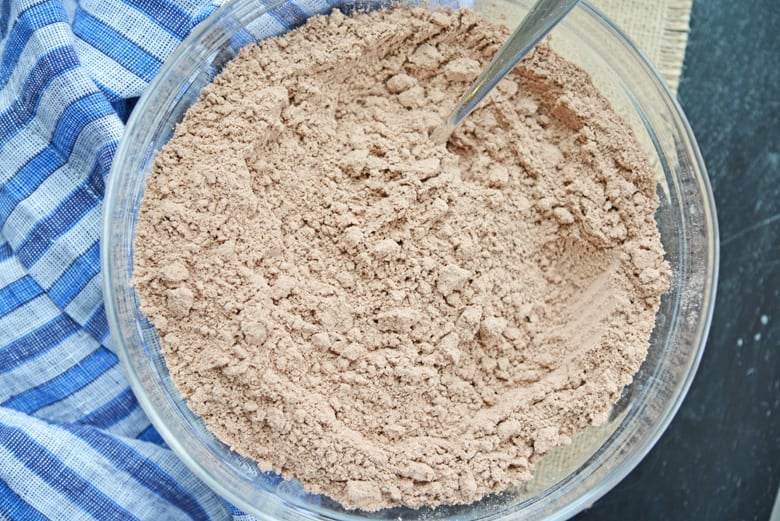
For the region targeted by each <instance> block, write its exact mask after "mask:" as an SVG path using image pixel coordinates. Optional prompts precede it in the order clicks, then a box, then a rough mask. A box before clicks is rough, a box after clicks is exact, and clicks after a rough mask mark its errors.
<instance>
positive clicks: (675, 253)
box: [101, 0, 718, 520]
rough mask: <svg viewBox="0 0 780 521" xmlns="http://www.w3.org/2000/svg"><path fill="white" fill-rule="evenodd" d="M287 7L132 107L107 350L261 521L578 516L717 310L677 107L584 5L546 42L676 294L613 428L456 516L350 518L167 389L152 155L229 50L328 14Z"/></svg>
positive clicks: (250, 19) (648, 423) (196, 464)
mask: <svg viewBox="0 0 780 521" xmlns="http://www.w3.org/2000/svg"><path fill="white" fill-rule="evenodd" d="M440 1H444V0H440ZM527 3H530V2H525V1H524V0H477V1H476V3H475V4H473V8H474V9H475V10H477V11H481V12H483V13H485V14H486V15H487V16H488V17H490V18H493V19H495V20H499V21H503V22H504V23H507V24H509V25H510V26H512V25H513V24H515V23H516V22H517V21H518V20H519V19H520V17H522V15H523V14H524V13H525V12H526V11H527V10H528V5H527ZM290 4H291V2H277V3H275V4H268V5H265V4H262V3H260V2H258V1H257V0H235V1H232V2H228V3H227V4H226V5H225V6H223V7H222V8H220V9H219V10H218V11H216V12H215V13H214V14H213V15H212V16H211V17H209V18H208V19H207V20H206V21H205V22H203V23H202V24H200V25H199V26H197V27H196V29H195V30H194V31H193V33H192V34H191V35H190V36H189V38H187V39H186V40H185V41H184V42H183V43H182V44H181V45H180V46H179V47H178V48H177V49H176V50H175V52H174V53H173V54H172V55H171V56H170V58H169V59H168V61H167V62H166V63H165V65H164V66H163V68H162V69H161V71H160V73H159V74H158V75H157V76H156V78H155V79H154V81H153V82H152V83H151V85H150V86H149V88H148V90H147V91H146V93H145V94H144V96H143V97H142V98H141V99H140V101H139V102H138V104H137V106H136V107H135V110H134V111H133V114H132V117H131V118H130V121H129V122H128V125H127V129H126V131H125V134H124V136H123V138H122V141H121V143H120V145H119V149H118V150H117V153H116V156H115V158H114V163H113V167H112V169H111V173H110V176H109V180H108V186H107V192H106V198H105V205H104V216H103V240H102V252H101V254H102V263H103V284H104V291H105V301H106V310H107V313H108V320H109V324H110V327H111V333H112V336H113V340H114V342H115V345H116V348H117V350H118V352H119V355H120V358H121V360H122V363H123V365H124V369H125V371H126V373H127V377H128V379H129V380H130V384H131V385H132V388H133V390H134V391H135V394H136V396H137V397H138V400H139V402H140V403H141V405H142V406H143V408H144V410H145V411H146V413H147V414H148V415H149V418H150V419H151V421H152V423H153V424H154V425H155V427H156V428H157V430H158V431H159V432H160V434H161V435H162V437H163V438H164V439H165V441H166V442H167V443H168V445H169V446H170V447H171V448H172V449H173V450H174V451H175V452H176V454H178V456H179V457H180V458H181V459H182V460H183V461H184V463H185V464H186V465H187V466H188V467H189V468H190V469H192V471H193V472H194V473H195V474H197V475H198V476H199V477H200V478H201V479H202V480H203V481H204V482H205V483H207V484H208V485H209V486H210V487H211V488H212V489H214V490H215V491H216V492H217V493H219V494H220V495H222V496H223V497H225V498H226V499H228V500H229V501H230V502H232V503H233V504H235V505H236V506H238V507H240V508H242V509H243V510H245V511H247V512H249V513H251V514H253V515H255V516H256V517H257V518H259V519H263V520H271V519H315V518H320V519H333V520H359V519H366V518H371V519H420V518H426V519H455V518H457V519H491V520H498V519H524V520H532V519H565V518H568V517H570V516H572V515H574V514H575V513H577V512H579V511H580V510H582V509H583V508H585V507H587V506H588V505H590V504H591V503H593V502H594V501H595V500H596V499H598V498H599V497H600V496H602V495H603V494H604V493H606V492H607V491H608V490H609V489H610V488H612V487H613V486H614V485H615V484H617V483H618V482H619V481H620V480H621V479H622V478H623V477H625V476H626V474H628V472H629V471H631V469H632V468H634V467H635V466H636V465H637V463H639V461H640V460H641V459H642V457H643V456H644V455H645V454H647V452H648V451H649V450H650V448H651V447H652V446H653V444H654V443H655V442H656V441H657V440H658V438H659V437H660V436H661V434H662V433H663V431H664V429H666V427H667V425H669V422H670V421H671V419H672V417H673V416H674V414H675V412H676V411H677V409H678V408H679V406H680V403H681V402H682V400H683V398H684V396H685V393H686V391H687V390H688V387H689V386H690V384H691V380H692V379H693V375H694V373H695V371H696V367H697V365H698V362H699V359H700V358H701V354H702V351H703V349H704V343H705V340H706V336H707V332H708V329H709V325H710V320H711V316H712V309H713V304H714V296H715V281H716V276H717V270H718V236H717V228H716V219H715V208H714V205H713V199H712V193H711V191H710V187H709V183H708V180H707V176H706V173H705V169H704V165H703V163H702V159H701V156H700V154H699V150H698V147H697V145H696V142H695V140H694V137H693V135H692V133H691V130H690V128H689V126H688V122H687V121H686V119H685V116H684V115H683V113H682V111H681V110H680V107H679V106H678V104H677V103H676V101H675V100H674V98H673V97H672V95H671V94H670V93H669V91H668V90H667V88H666V87H665V86H664V83H663V82H662V81H661V79H660V78H659V76H658V73H657V72H656V71H655V70H654V69H653V67H652V66H651V65H650V64H649V63H648V61H647V60H646V59H645V58H644V57H643V55H642V54H641V52H639V51H638V50H637V49H636V47H634V45H632V44H631V42H629V41H628V39H627V38H626V37H625V36H624V35H623V34H622V33H621V32H620V31H619V30H618V29H617V28H616V27H615V26H614V25H612V24H611V23H610V22H609V21H608V20H606V19H605V18H604V16H602V15H601V14H600V13H599V12H598V11H596V10H595V9H593V8H592V7H590V6H589V5H588V4H586V3H582V4H580V5H579V6H578V7H577V8H576V9H575V10H574V11H573V12H572V13H571V14H570V15H569V16H568V17H567V18H566V19H565V20H564V22H563V23H562V24H561V25H560V26H559V27H557V28H556V29H555V30H554V32H553V46H554V47H555V48H556V49H557V50H558V51H559V52H560V53H561V54H563V55H564V56H565V57H567V58H568V59H569V60H571V61H573V62H575V63H577V64H578V65H579V66H580V67H582V68H583V69H585V70H586V71H588V72H589V73H590V74H591V76H592V78H593V80H594V83H595V84H596V86H597V87H598V88H599V89H600V90H601V91H602V93H603V94H604V95H605V96H606V97H607V98H608V99H609V100H610V101H611V103H612V104H613V106H614V107H615V108H616V109H617V110H618V112H619V113H621V114H622V115H623V116H624V117H625V118H626V120H627V121H628V122H629V123H630V124H631V126H632V127H633V129H634V132H635V134H636V135H637V137H638V139H639V141H640V142H641V143H642V144H643V146H644V148H645V149H646V151H647V153H648V155H649V157H650V160H651V162H652V164H653V165H654V167H655V169H656V172H657V177H658V191H659V195H660V207H659V209H658V212H657V214H656V220H657V223H658V227H659V229H660V233H661V239H662V242H663V245H664V247H665V249H666V258H667V260H668V261H669V263H670V265H671V267H672V272H673V281H672V287H671V289H670V290H669V291H668V292H667V293H666V294H665V295H664V296H663V298H662V300H661V307H660V310H659V312H658V318H657V322H656V326H655V330H654V332H653V335H652V339H651V343H650V348H649V353H648V357H647V360H646V361H645V362H644V364H643V365H642V367H641V369H640V371H639V373H638V374H637V375H636V377H635V378H634V381H633V383H632V384H631V385H629V386H628V387H627V388H626V389H625V391H624V393H623V396H622V397H621V399H620V401H619V402H618V403H617V405H616V406H615V407H614V410H613V411H612V414H611V415H610V418H609V421H608V422H607V423H606V424H604V425H602V426H600V427H597V428H595V427H594V428H590V429H588V430H586V431H585V432H584V433H582V434H581V435H579V436H577V437H576V438H575V439H574V440H573V442H572V444H571V445H570V446H567V447H562V448H558V449H555V450H553V451H551V453H550V454H548V455H547V456H546V457H545V458H544V459H542V461H541V462H540V464H539V465H538V467H537V469H536V472H535V477H534V479H533V480H532V481H530V482H528V483H525V484H521V485H518V486H517V487H514V488H511V489H509V490H507V491H505V492H502V493H500V494H495V495H492V496H489V497H487V498H485V499H483V500H481V501H478V502H476V503H473V504H470V505H465V506H453V507H449V506H444V507H439V508H437V509H420V510H410V509H403V508H395V509H389V510H383V511H379V512H374V513H361V512H350V511H346V510H344V509H342V508H341V507H340V506H339V505H338V504H336V503H335V502H333V501H331V500H329V499H328V498H325V497H322V496H316V495H310V494H305V493H303V491H302V487H301V485H300V484H298V483H295V482H292V481H284V480H282V479H281V478H279V477H278V476H275V475H272V474H268V473H263V472H261V471H259V470H258V468H257V467H256V465H255V464H254V463H253V462H252V461H251V460H249V459H247V458H244V457H242V456H240V455H238V454H236V453H234V452H231V451H230V450H229V448H228V447H227V446H225V445H224V444H222V443H221V442H220V441H219V440H217V439H216V438H215V437H214V435H212V434H211V433H210V432H209V431H208V430H207V429H206V427H205V426H204V424H203V423H202V421H201V420H200V419H199V418H198V417H196V416H195V415H194V414H193V413H192V412H191V411H190V410H189V409H188V408H187V405H186V404H185V402H184V401H183V400H182V398H181V396H180V395H179V393H178V392H177V391H176V389H175V387H174V386H173V384H172V382H171V379H170V376H169V374H168V371H167V369H166V366H165V363H164V360H163V358H162V355H161V352H160V345H159V340H158V338H157V335H156V333H155V331H154V328H153V327H152V326H151V325H150V324H149V323H148V322H147V321H146V319H145V318H144V316H143V315H142V313H141V311H140V309H139V302H138V298H137V296H136V294H135V292H134V290H133V288H132V287H131V286H130V279H131V272H132V265H133V262H132V257H133V236H134V233H135V227H136V223H137V217H138V210H139V207H140V202H141V197H142V195H143V187H144V181H145V178H146V176H147V174H148V173H149V172H150V167H151V164H152V162H153V159H154V156H155V152H156V151H157V150H159V149H160V147H161V146H162V145H163V144H164V143H165V142H166V141H167V140H168V139H170V137H171V136H172V134H173V130H174V127H175V125H176V123H177V122H178V121H180V120H181V118H182V117H183V115H184V113H185V112H186V110H187V108H188V107H190V106H191V105H192V104H193V103H194V102H195V101H196V100H197V97H198V94H199V92H200V90H201V89H202V88H203V87H204V86H205V85H206V84H207V83H209V82H210V81H211V80H212V79H213V77H214V75H215V74H216V73H217V72H218V71H219V70H221V68H222V66H223V65H224V63H225V62H226V61H227V60H229V59H230V58H232V57H234V56H235V55H236V53H237V50H238V48H240V47H241V46H242V45H244V44H246V43H248V42H250V41H253V40H255V39H261V38H265V37H269V36H273V35H275V34H277V33H278V32H280V30H281V29H280V25H279V23H278V22H277V20H279V19H284V20H286V21H287V22H290V21H297V22H303V21H304V19H305V16H304V15H302V14H301V13H302V11H304V10H305V11H310V12H311V11H320V12H324V11H326V10H327V9H330V7H331V6H332V5H333V3H326V2H324V1H322V0H299V2H298V4H297V6H291V5H290ZM341 5H342V6H344V7H346V8H354V7H364V6H366V5H367V4H360V5H358V4H354V3H352V4H349V3H347V4H341ZM373 5H374V6H375V5H376V4H373ZM449 5H451V3H450V4H449ZM269 7H271V8H274V12H273V13H269ZM301 7H303V9H301ZM280 17H281V18H280ZM454 101H455V100H453V103H454Z"/></svg>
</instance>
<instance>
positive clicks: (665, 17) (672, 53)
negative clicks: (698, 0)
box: [590, 0, 693, 92]
mask: <svg viewBox="0 0 780 521" xmlns="http://www.w3.org/2000/svg"><path fill="white" fill-rule="evenodd" d="M590 3H591V4H592V5H593V6H595V7H596V8H597V9H599V10H601V11H602V12H603V13H604V14H606V15H607V17H608V18H609V19H610V20H612V21H613V22H615V24H616V25H618V26H619V27H620V28H621V29H622V30H623V31H624V32H625V33H626V34H628V36H629V37H630V38H631V39H632V40H633V41H634V43H636V44H637V46H639V48H640V49H641V50H642V51H643V52H644V53H645V55H646V56H647V57H648V58H649V59H650V61H651V62H652V63H653V65H655V67H656V68H657V69H658V71H659V72H660V73H661V75H662V76H663V78H664V80H666V83H667V84H668V85H669V87H670V88H671V90H672V92H676V91H677V85H678V84H679V82H680V73H681V71H682V65H683V58H685V46H686V45H687V43H688V24H689V21H690V15H691V7H692V5H693V0H590Z"/></svg>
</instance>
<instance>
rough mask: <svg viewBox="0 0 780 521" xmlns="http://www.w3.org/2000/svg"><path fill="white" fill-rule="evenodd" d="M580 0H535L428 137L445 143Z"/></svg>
mask: <svg viewBox="0 0 780 521" xmlns="http://www.w3.org/2000/svg"><path fill="white" fill-rule="evenodd" d="M578 2H579V0H538V1H537V2H536V4H535V5H534V6H533V7H532V8H531V10H530V11H529V12H528V14H527V15H526V16H525V18H523V21H522V22H520V25H518V26H517V29H515V31H514V32H513V33H512V35H511V36H510V37H509V39H508V40H507V41H506V42H504V45H503V46H501V49H499V50H498V52H497V53H496V55H495V56H494V57H493V60H492V61H491V62H490V64H488V66H487V67H486V68H485V69H484V70H483V71H482V73H481V74H480V75H479V77H478V78H477V80H476V81H475V82H474V84H473V85H471V88H469V90H467V91H466V93H465V94H464V95H463V96H462V97H461V98H460V100H459V101H458V104H457V105H455V108H453V109H452V112H450V115H449V117H448V118H447V119H446V120H445V121H444V123H442V124H441V125H439V126H438V127H436V128H435V129H433V131H432V132H431V139H433V141H434V142H436V143H440V144H443V143H446V142H447V139H449V137H450V134H452V131H453V130H455V127H456V126H458V124H459V123H460V122H461V121H462V120H463V118H465V117H466V116H468V115H469V113H471V111H472V110H474V107H476V106H477V105H478V104H479V102H480V101H482V98H484V97H485V96H486V95H487V94H488V92H490V91H491V90H492V89H493V87H495V86H496V84H497V83H498V82H499V81H501V79H502V78H503V77H504V76H506V75H507V73H508V72H509V71H511V70H512V69H513V68H514V67H515V65H517V63H518V62H519V61H520V60H522V59H523V58H524V57H525V55H526V54H528V53H529V52H530V51H531V49H533V48H534V46H535V45H536V44H537V43H539V42H540V41H541V40H542V38H544V37H545V36H546V35H547V33H549V32H550V30H552V28H553V27H555V26H556V25H557V24H558V22H559V21H560V20H561V18H563V17H564V16H566V14H568V12H569V11H571V10H572V8H573V7H574V6H575V5H577V3H578Z"/></svg>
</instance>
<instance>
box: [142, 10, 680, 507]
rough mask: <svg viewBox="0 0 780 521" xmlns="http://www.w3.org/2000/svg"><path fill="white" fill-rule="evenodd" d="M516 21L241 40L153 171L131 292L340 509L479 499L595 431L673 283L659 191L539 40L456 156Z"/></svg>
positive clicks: (643, 162) (194, 379)
mask: <svg viewBox="0 0 780 521" xmlns="http://www.w3.org/2000/svg"><path fill="white" fill-rule="evenodd" d="M507 34H508V31H507V30H506V29H505V28H504V27H500V26H496V25H493V24H492V23H489V22H487V21H486V20H484V19H483V18H481V17H480V16H479V15H477V14H475V13H473V12H469V11H457V12H455V13H453V14H447V13H442V12H437V13H430V12H428V11H426V10H422V9H417V10H405V9H396V10H392V11H381V12H372V13H369V14H359V15H356V16H354V17H345V16H343V15H342V14H340V13H339V12H335V13H334V14H333V15H332V16H329V17H318V18H314V19H312V20H311V21H310V22H309V23H308V25H306V26H305V27H304V28H302V29H300V30H297V31H293V32H291V33H289V34H287V35H285V36H283V37H281V38H277V39H273V40H269V41H266V42H263V43H261V44H260V45H258V46H253V47H248V48H245V49H244V50H243V51H242V52H241V53H240V55H239V57H238V58H237V59H236V60H235V61H233V62H232V63H230V64H228V66H227V67H226V69H225V70H224V72H223V73H222V74H221V75H220V76H219V77H218V78H217V79H216V81H215V82H214V84H213V85H211V86H209V87H207V88H206V89H204V91H203V93H202V95H201V98H200V101H199V102H198V104H196V105H195V106H194V107H192V109H191V110H190V111H189V112H188V114H187V116H186V118H185V120H184V121H183V122H182V123H181V124H180V125H179V127H178V128H177V130H176V134H175V137H174V138H173V139H172V140H171V142H170V143H169V144H167V145H166V146H165V147H164V148H163V150H162V151H161V152H160V155H159V157H158V159H157V160H156V162H155V165H154V169H153V175H152V177H151V178H150V180H149V182H148V184H147V187H146V194H145V197H144V201H143V207H142V210H141V217H140V222H139V226H138V233H137V238H136V243H135V248H136V258H135V283H136V285H137V289H138V291H139V294H140V297H141V301H142V303H143V311H144V313H146V315H147V316H148V317H149V318H150V319H151V321H152V322H153V323H154V324H155V326H156V328H157V330H158V331H159V333H160V336H161V339H162V347H163V352H164V355H165V359H166V362H167V365H168V367H169V369H170V372H171V375H172V378H173V380H174V382H175V383H176V385H177V387H178V389H179V390H180V391H181V393H182V394H183V395H184V397H185V398H186V399H187V403H188V404H189V406H190V407H191V408H192V410H193V411H194V412H195V413H197V414H199V415H200V416H202V417H203V419H204V420H205V421H206V424H207V425H208V426H209V428H210V429H211V430H212V431H213V432H214V433H215V434H216V435H217V436H219V438H221V439H222V440H223V441H224V442H225V443H227V444H229V445H230V446H231V447H232V448H234V449H235V450H236V451H238V452H240V453H242V454H245V455H247V456H250V457H252V458H254V459H256V460H257V461H258V463H259V466H260V468H261V469H264V470H274V471H277V472H281V473H282V474H283V475H284V476H285V477H287V478H296V479H298V480H300V481H302V482H303V484H304V485H305V487H306V488H307V489H308V490H310V491H312V492H317V493H323V494H327V495H328V496H331V497H333V498H335V499H336V500H338V501H339V502H341V503H342V504H343V505H344V506H345V507H347V508H360V509H365V510H375V509H379V508H383V507H389V506H393V505H407V506H411V507H419V506H422V505H437V504H442V503H467V502H471V501H474V500H476V499H478V498H481V497H483V496H484V495H486V494H488V493H491V492H495V491H500V490H502V489H504V488H506V487H507V485H509V484H511V483H516V482H520V481H523V480H527V479H529V478H530V477H531V472H532V469H533V466H534V463H535V462H536V461H537V460H538V459H539V458H540V457H541V456H542V455H544V454H545V453H546V452H547V451H548V449H550V448H551V447H554V446H556V445H559V444H565V443H568V442H569V441H570V440H571V437H572V436H574V435H575V434H577V433H578V432H580V431H582V430H583V429H584V428H586V427H588V426H589V425H596V424H599V423H600V422H602V421H604V419H605V418H606V416H607V414H608V412H609V410H610V407H611V405H612V404H613V403H614V402H615V401H616V400H617V399H618V397H619V396H620V393H621V391H622V389H623V387H624V386H625V385H626V384H628V383H629V382H631V379H632V375H633V374H634V373H635V372H636V371H637V369H638V368H639V365H640V364H641V362H642V360H643V359H644V357H645V354H646V351H647V345H648V339H649V336H650V333H651V330H652V328H653V323H654V319H655V313H656V310H657V308H658V304H659V296H660V295H661V294H662V293H663V292H664V291H665V290H666V288H667V285H668V278H669V274H668V267H667V265H666V264H665V262H664V261H663V251H662V248H661V245H660V241H659V236H658V231H657V229H656V225H655V222H654V219H653V214H654V211H655V208H656V206H657V196H656V192H655V181H654V176H653V173H652V172H651V170H650V168H649V167H648V164H647V159H646V157H645V156H644V155H643V153H642V152H641V151H640V148H639V146H638V144H637V142H636V140H635V138H634V137H633V135H632V133H631V131H630V130H629V128H628V126H627V124H626V123H625V122H624V121H622V120H621V119H620V118H619V117H617V116H616V115H615V113H614V112H613V111H612V110H611V108H610V107H609V105H608V103H607V101H606V100H605V99H604V98H603V97H601V96H600V95H599V94H598V93H597V92H596V90H595V89H594V87H593V86H592V84H591V82H590V80H589V78H588V76H587V75H586V74H585V73H584V72H583V71H581V70H579V69H578V68H577V67H575V66H573V65H572V64H570V63H568V62H566V61H564V60H563V59H562V58H560V57H559V56H557V55H556V54H555V53H553V52H552V51H551V50H550V49H549V48H548V47H547V46H546V45H541V46H540V47H538V48H537V49H536V51H535V52H534V53H533V55H532V56H530V57H529V58H528V59H526V60H525V61H524V62H523V63H522V64H521V65H520V66H519V67H518V68H517V69H516V70H515V71H514V72H512V73H511V74H510V75H509V76H508V77H507V79H506V80H505V81H504V82H503V83H502V84H501V85H500V86H499V87H498V89H497V91H496V92H494V93H492V94H491V96H490V97H489V99H488V100H487V102H486V103H484V105H482V106H481V107H480V108H478V109H477V110H476V111H475V112H474V114H472V115H471V116H470V117H469V118H467V119H466V121H465V122H464V124H463V125H462V127H461V128H459V129H458V130H457V131H456V132H455V134H454V135H453V136H452V138H451V140H450V142H449V144H448V145H447V146H437V145H434V144H433V143H432V142H431V141H430V140H429V139H428V137H427V133H428V130H429V129H430V128H432V127H433V126H435V125H436V124H437V123H438V122H439V121H440V120H441V118H442V117H443V115H444V114H445V113H446V111H447V110H448V109H449V108H450V107H451V106H452V104H453V103H454V102H455V100H456V99H457V97H458V96H459V95H460V94H461V93H462V92H463V91H464V89H465V88H466V86H467V85H468V84H469V83H470V82H471V81H472V80H473V79H474V78H475V76H476V74H477V73H478V71H479V70H480V69H481V68H482V67H483V65H485V63H486V62H487V61H488V60H489V58H490V57H491V56H492V55H493V54H494V53H495V51H496V50H497V49H498V47H499V46H500V44H501V42H503V40H504V39H505V38H506V36H507Z"/></svg>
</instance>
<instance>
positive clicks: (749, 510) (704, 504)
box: [575, 0, 780, 521]
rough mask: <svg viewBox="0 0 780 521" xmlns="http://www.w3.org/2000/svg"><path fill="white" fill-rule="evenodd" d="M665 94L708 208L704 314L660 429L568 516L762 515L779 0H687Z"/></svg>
mask: <svg viewBox="0 0 780 521" xmlns="http://www.w3.org/2000/svg"><path fill="white" fill-rule="evenodd" d="M679 98H680V102H681V104H682V106H683V108H684V109H685V112H686V114H687V115H688V119H689V120H690V122H691V126H692V127H693V130H694V133H695V134H696V136H697V139H698V141H699V145H700V147H701V149H702V153H703V156H704V160H705V162H706V164H707V168H708V171H709V176H710V179H711V181H712V185H713V191H714V193H715V200H716V204H717V208H718V221H719V224H720V236H721V267H720V277H719V289H718V294H717V304H716V308H715V317H714V320H713V326H712V329H711V331H710V338H709V342H708V344H707V348H706V352H705V354H704V358H703V360H702V364H701V366H700V368H699V372H698V374H697V377H696V379H695V381H694V383H693V386H692V388H691V391H690V393H689V394H688V397H687V398H686V400H685V403H684V404H683V406H682V408H681V410H680V412H679V413H678V414H677V417H676V418H675V420H674V421H673V423H672V425H671V426H670V428H669V430H668V431H667V432H666V434H665V435H664V436H663V437H662V438H661V440H660V441H659V443H658V444H657V446H656V447H655V448H654V449H653V451H652V452H651V453H650V454H649V455H648V456H647V458H645V460H644V461H643V462H642V463H641V464H640V465H639V466H638V467H637V468H636V469H635V470H634V471H633V472H632V473H631V474H630V475H629V476H628V477H627V478H626V479H625V480H624V481H623V482H622V483H620V484H619V485H618V486H617V487H616V488H615V489H613V490H612V491H611V492H609V493H608V494H607V495H606V496H604V497H603V498H602V499H601V500H600V501H598V502H597V503H596V504H595V505H594V506H593V507H592V508H591V509H590V510H587V511H585V512H583V513H582V514H580V515H579V516H577V517H576V518H575V519H576V521H595V520H598V521H612V520H633V521H642V520H654V521H655V520H665V521H676V520H681V521H682V520H684V521H692V520H693V521H696V520H708V521H709V520H729V521H731V520H761V521H764V520H767V519H769V516H770V512H771V510H772V505H773V502H774V499H775V495H776V493H777V490H778V484H780V349H779V346H780V2H778V1H777V0H751V1H749V2H747V1H734V0H695V2H694V6H693V12H692V16H691V33H690V39H689V43H688V48H687V53H686V58H685V68H684V73H683V81H682V83H681V86H680V89H679Z"/></svg>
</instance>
